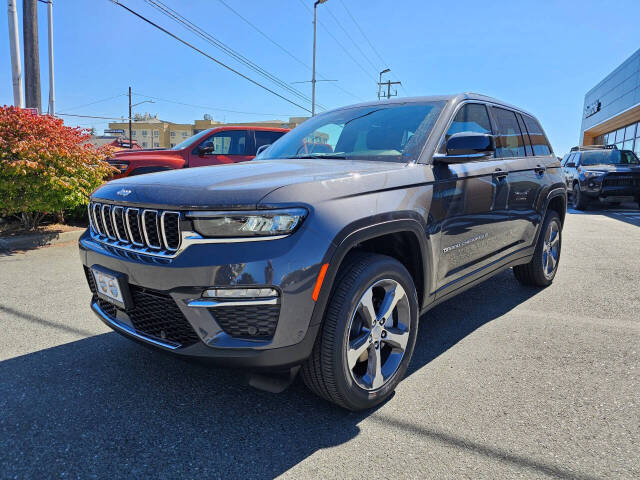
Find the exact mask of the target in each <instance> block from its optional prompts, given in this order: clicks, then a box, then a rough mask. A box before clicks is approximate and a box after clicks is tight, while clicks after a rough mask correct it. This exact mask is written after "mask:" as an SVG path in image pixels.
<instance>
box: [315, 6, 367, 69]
mask: <svg viewBox="0 0 640 480" xmlns="http://www.w3.org/2000/svg"><path fill="white" fill-rule="evenodd" d="M324 9H325V10H326V11H327V12H328V13H329V15H331V18H333V21H334V22H335V23H336V25H338V27H340V29H341V30H342V31H343V32H344V34H345V35H346V36H347V38H348V39H349V40H351V43H353V45H354V46H355V47H356V48H357V49H358V51H359V52H360V55H362V57H363V58H364V59H365V60H366V61H367V62H369V65H371V68H373V71H374V72H375V73H378V71H379V69H378V67H376V66H375V65H374V64H373V62H372V61H371V60H370V59H369V57H368V56H367V55H366V54H365V53H364V52H363V51H362V49H361V48H360V45H358V44H357V43H356V41H355V40H354V39H353V37H352V36H351V35H350V34H349V32H348V31H347V29H346V28H344V27H343V26H342V24H341V23H340V20H338V18H337V17H336V16H335V15H334V14H333V12H332V11H331V9H330V8H329V6H328V5H327V6H325V7H324Z"/></svg>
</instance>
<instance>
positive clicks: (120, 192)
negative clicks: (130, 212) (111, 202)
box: [116, 188, 131, 197]
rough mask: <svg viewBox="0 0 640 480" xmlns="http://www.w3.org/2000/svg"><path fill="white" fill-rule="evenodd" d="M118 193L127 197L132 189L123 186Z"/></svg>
mask: <svg viewBox="0 0 640 480" xmlns="http://www.w3.org/2000/svg"><path fill="white" fill-rule="evenodd" d="M116 193H117V194H118V195H120V196H121V197H126V196H127V195H129V194H130V193H131V190H129V189H128V188H122V189H120V190H118V191H117V192H116Z"/></svg>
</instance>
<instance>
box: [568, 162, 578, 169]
mask: <svg viewBox="0 0 640 480" xmlns="http://www.w3.org/2000/svg"><path fill="white" fill-rule="evenodd" d="M565 167H567V168H576V164H575V162H569V163H567V164H566V165H565Z"/></svg>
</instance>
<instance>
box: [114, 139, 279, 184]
mask: <svg viewBox="0 0 640 480" xmlns="http://www.w3.org/2000/svg"><path fill="white" fill-rule="evenodd" d="M288 131H289V130H288V129H286V128H271V127H242V126H224V127H216V128H211V129H209V130H203V131H202V132H200V133H198V134H196V135H194V136H192V137H190V138H187V139H186V140H185V141H184V142H181V143H179V144H177V145H176V146H175V147H172V148H170V149H153V150H122V151H119V152H116V154H115V156H114V158H113V159H111V160H109V163H110V164H111V165H113V166H114V167H116V168H117V169H118V170H120V173H119V174H117V175H115V176H114V178H121V177H128V176H131V175H141V174H143V173H152V172H161V171H163V170H172V169H176V168H186V167H203V166H206V165H217V164H221V163H236V162H244V161H247V160H252V159H253V158H254V157H255V156H256V150H257V149H258V148H260V147H261V146H262V145H268V144H271V143H273V142H275V141H276V140H277V139H278V138H280V137H281V136H282V135H284V134H285V133H287V132H288Z"/></svg>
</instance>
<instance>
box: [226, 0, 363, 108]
mask: <svg viewBox="0 0 640 480" xmlns="http://www.w3.org/2000/svg"><path fill="white" fill-rule="evenodd" d="M218 1H219V2H220V3H221V4H222V5H224V6H225V7H227V8H228V9H229V10H231V11H232V12H233V13H234V14H235V15H237V16H238V17H240V18H241V19H242V20H243V21H244V22H245V23H246V24H247V25H249V26H250V27H251V28H253V29H254V30H255V31H256V32H258V33H259V34H260V35H262V36H263V37H264V38H266V39H267V40H269V41H270V42H271V43H272V44H274V45H275V46H276V47H278V48H279V49H280V50H282V51H283V52H284V53H286V54H287V55H288V56H289V57H291V58H293V59H294V60H295V61H296V62H298V63H299V64H300V65H302V66H303V67H305V68H306V69H307V70H311V67H310V66H309V65H308V64H307V63H305V62H304V61H303V60H300V59H299V58H298V57H296V56H295V55H294V54H293V53H291V51H290V50H287V49H286V48H285V47H283V46H282V45H281V44H279V43H278V42H276V41H275V40H274V39H273V38H271V36H269V35H267V34H266V33H265V32H263V31H262V30H261V29H260V28H258V27H257V26H256V25H254V24H253V23H251V22H250V21H249V20H248V19H247V18H245V17H244V16H243V15H241V14H240V13H238V12H237V11H236V10H235V9H234V8H233V7H231V6H230V5H229V4H227V3H226V2H225V1H224V0H218ZM316 75H318V76H319V77H320V78H322V79H323V80H326V79H327V78H326V77H325V76H324V75H322V74H321V73H320V72H316ZM333 86H334V87H336V88H337V89H338V90H341V91H342V92H344V93H346V94H347V95H350V96H352V97H353V98H355V99H358V100H363V99H362V98H361V97H358V96H357V95H354V94H353V93H351V92H349V91H348V90H346V89H344V88H343V87H341V86H340V85H337V84H333ZM316 105H317V104H316Z"/></svg>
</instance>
